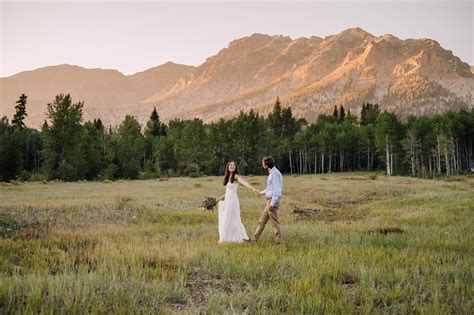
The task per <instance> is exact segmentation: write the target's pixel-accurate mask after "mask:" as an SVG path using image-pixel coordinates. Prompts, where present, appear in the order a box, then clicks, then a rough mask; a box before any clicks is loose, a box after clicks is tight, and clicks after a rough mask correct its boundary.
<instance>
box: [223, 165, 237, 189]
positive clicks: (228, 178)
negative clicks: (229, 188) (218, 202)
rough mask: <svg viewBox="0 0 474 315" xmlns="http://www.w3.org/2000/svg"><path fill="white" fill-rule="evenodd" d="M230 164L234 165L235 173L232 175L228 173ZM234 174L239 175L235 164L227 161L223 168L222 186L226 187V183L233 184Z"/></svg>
mask: <svg viewBox="0 0 474 315" xmlns="http://www.w3.org/2000/svg"><path fill="white" fill-rule="evenodd" d="M230 163H234V165H235V171H234V172H233V173H232V176H231V172H230V171H229V165H230ZM235 174H239V171H238V170H237V164H236V163H235V162H234V161H229V162H227V165H226V166H225V173H224V186H225V185H227V183H228V182H231V183H233V182H234V180H235Z"/></svg>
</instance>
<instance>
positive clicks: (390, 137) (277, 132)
mask: <svg viewBox="0 0 474 315" xmlns="http://www.w3.org/2000/svg"><path fill="white" fill-rule="evenodd" d="M27 99H28V97H27V95H25V94H22V95H21V96H20V97H19V99H18V101H17V102H16V105H15V109H16V112H15V114H14V116H13V117H12V119H11V121H10V120H9V118H8V117H6V116H4V117H3V118H1V120H0V180H1V181H11V180H19V181H29V180H30V181H38V180H42V181H44V180H55V179H57V180H63V181H78V180H116V179H148V178H159V177H175V176H189V177H198V176H203V175H222V174H223V172H224V168H225V165H226V162H227V161H229V160H234V161H235V162H236V163H237V165H238V169H239V171H240V172H241V173H243V174H247V175H249V174H253V175H258V174H263V169H262V168H261V164H260V161H261V158H262V157H263V156H265V155H271V156H273V157H274V158H275V160H276V163H277V167H278V168H279V169H280V170H281V171H282V172H283V173H287V174H321V173H331V172H349V171H368V172H372V171H383V172H385V173H386V174H387V175H389V176H390V175H408V176H416V177H421V178H434V177H439V176H450V175H454V174H463V173H467V172H471V170H472V168H473V167H474V165H473V145H474V109H471V110H470V111H469V110H461V111H458V112H454V111H448V112H445V113H443V114H439V115H435V116H431V117H428V116H410V117H408V118H406V119H403V120H402V119H400V118H399V117H397V115H395V114H394V113H391V112H387V111H381V109H380V106H379V105H378V104H371V103H364V104H363V105H362V110H361V111H360V113H359V115H356V114H353V113H351V111H350V109H347V111H346V109H345V108H344V106H343V105H340V106H335V107H334V111H333V112H332V113H328V114H325V115H319V116H318V119H317V121H316V122H314V123H308V122H307V121H306V120H305V119H303V118H297V117H295V116H294V115H293V113H292V110H291V107H285V106H284V105H283V104H281V102H280V100H279V99H278V98H277V100H276V101H275V104H274V106H273V110H272V112H271V113H270V114H269V115H268V116H267V117H264V116H262V115H260V114H259V113H257V112H255V111H253V110H251V111H249V112H240V114H239V115H238V116H237V117H234V118H231V119H227V120H226V119H220V120H219V121H217V122H213V123H208V124H207V123H204V122H203V121H202V120H200V119H193V120H181V119H173V120H171V121H169V122H168V123H164V122H162V121H161V120H160V117H159V114H158V112H157V110H156V108H154V109H153V111H152V112H151V114H150V117H149V120H148V121H147V123H146V125H145V126H144V127H142V126H141V125H140V123H139V122H138V121H137V119H136V118H135V117H133V116H126V117H125V118H124V120H123V121H122V122H121V124H120V125H119V126H117V127H112V126H104V125H103V123H102V121H101V120H100V119H94V120H93V121H85V122H84V119H83V107H84V102H80V101H79V102H73V100H72V99H71V96H70V95H69V94H66V95H64V94H60V95H57V96H56V97H55V99H54V100H53V101H52V102H51V103H49V104H47V119H46V120H45V122H44V124H43V126H42V128H41V130H39V131H38V130H36V129H34V128H30V127H28V126H26V125H25V118H26V117H27V115H28V112H27ZM12 106H13V105H12Z"/></svg>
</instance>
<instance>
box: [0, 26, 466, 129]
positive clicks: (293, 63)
mask: <svg viewBox="0 0 474 315" xmlns="http://www.w3.org/2000/svg"><path fill="white" fill-rule="evenodd" d="M0 88H1V91H2V95H1V98H0V115H2V114H4V113H7V114H8V115H9V116H10V117H11V115H12V114H13V106H14V102H15V101H16V99H17V98H18V96H19V94H20V93H22V92H24V93H26V94H28V96H29V104H28V110H29V113H30V116H29V120H30V122H31V123H34V124H36V126H37V125H38V124H41V122H42V121H43V120H44V115H43V113H44V111H45V109H46V103H47V102H50V101H51V100H52V99H53V98H54V96H55V95H56V94H57V93H59V92H63V93H65V92H69V93H71V95H72V97H73V100H85V118H86V119H91V118H96V117H101V119H102V120H103V121H104V122H105V123H106V124H109V123H110V124H118V123H119V122H120V121H121V120H122V119H123V117H124V116H125V114H132V115H135V116H137V117H138V118H139V120H140V121H141V122H142V123H144V122H145V121H146V120H147V119H148V117H149V115H150V112H151V110H152V109H153V106H156V107H157V109H158V112H159V114H160V117H161V118H162V119H163V120H165V121H167V120H169V119H172V118H181V119H190V118H195V117H198V118H201V119H203V120H205V121H206V122H210V121H215V120H217V119H219V118H221V117H225V118H229V117H232V116H235V115H237V114H238V113H239V111H240V110H250V109H255V110H257V111H259V112H260V113H261V114H264V115H265V114H267V113H268V112H269V111H270V110H271V109H272V106H273V103H274V101H275V99H276V97H277V96H279V97H280V100H281V101H282V103H283V105H284V106H291V107H292V109H293V112H294V113H295V114H296V115H297V116H299V117H305V118H306V119H307V120H309V121H314V120H315V119H316V117H317V115H318V114H321V113H332V109H333V108H334V106H335V105H337V106H339V105H344V106H345V108H346V110H347V109H348V108H350V109H351V111H352V113H355V114H358V113H359V111H360V108H361V106H362V104H363V103H364V102H372V103H379V104H380V105H381V108H382V109H388V110H391V111H394V112H396V113H397V114H399V115H400V116H402V117H405V116H407V115H410V114H426V115H432V114H436V113H439V112H442V111H445V110H448V109H453V110H457V109H460V108H468V109H469V108H473V107H474V101H473V97H474V74H473V68H472V67H471V66H469V65H468V64H466V63H464V62H463V61H461V60H460V59H459V58H458V57H456V56H454V55H453V53H452V52H451V51H449V50H446V49H444V48H443V47H441V46H440V45H439V43H437V42H436V41H434V40H431V39H406V40H402V39H399V38H397V37H395V36H393V35H390V34H387V35H383V36H374V35H372V34H370V33H368V32H366V31H364V30H362V29H360V28H352V29H348V30H345V31H343V32H341V33H339V34H336V35H331V36H327V37H325V38H320V37H315V36H312V37H309V38H305V37H302V38H297V39H291V38H290V37H287V36H270V35H265V34H253V35H251V36H249V37H244V38H240V39H237V40H234V41H232V42H230V43H229V45H228V46H227V47H226V48H224V49H222V50H221V51H219V52H218V53H217V54H216V55H214V56H211V57H209V58H207V60H206V61H205V62H204V63H203V64H201V65H200V66H198V67H190V66H183V65H176V64H172V63H167V64H165V65H162V66H159V67H156V68H152V69H150V70H147V71H144V72H141V73H137V74H135V75H132V76H124V75H123V74H121V73H120V72H118V71H116V70H101V69H84V68H81V67H77V66H67V65H62V66H55V67H46V68H42V69H38V70H34V71H28V72H22V73H19V74H17V75H15V76H12V77H8V78H2V79H0Z"/></svg>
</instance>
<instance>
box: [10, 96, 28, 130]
mask: <svg viewBox="0 0 474 315" xmlns="http://www.w3.org/2000/svg"><path fill="white" fill-rule="evenodd" d="M26 99H27V96H26V95H25V94H21V95H20V99H19V100H18V101H16V105H15V109H16V113H15V115H14V116H13V119H12V125H13V126H16V127H18V128H20V129H22V128H24V127H25V123H24V120H25V117H26V116H28V114H27V113H26Z"/></svg>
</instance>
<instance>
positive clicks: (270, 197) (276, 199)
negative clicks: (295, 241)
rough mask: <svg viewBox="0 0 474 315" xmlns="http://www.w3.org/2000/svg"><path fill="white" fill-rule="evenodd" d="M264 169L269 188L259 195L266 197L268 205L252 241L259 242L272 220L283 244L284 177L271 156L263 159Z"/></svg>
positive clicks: (278, 239) (274, 229)
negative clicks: (281, 205) (281, 200)
mask: <svg viewBox="0 0 474 315" xmlns="http://www.w3.org/2000/svg"><path fill="white" fill-rule="evenodd" d="M262 167H263V168H264V169H265V170H267V171H268V179H267V188H265V189H264V190H262V191H261V192H260V193H258V192H257V193H258V194H259V195H261V196H265V198H266V199H267V205H266V206H265V209H263V213H262V215H261V217H260V220H258V227H257V230H256V231H255V234H254V235H253V237H252V239H251V241H253V242H256V241H258V239H259V238H260V236H261V235H262V232H263V229H264V228H265V225H266V224H267V222H268V220H270V221H271V222H272V226H273V232H274V233H275V240H276V242H277V244H283V238H282V236H281V229H280V221H279V220H278V210H279V208H280V196H281V190H282V185H283V177H282V175H281V173H280V171H279V170H278V169H277V168H276V167H275V160H274V159H273V158H272V157H271V156H266V157H264V158H263V159H262Z"/></svg>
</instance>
